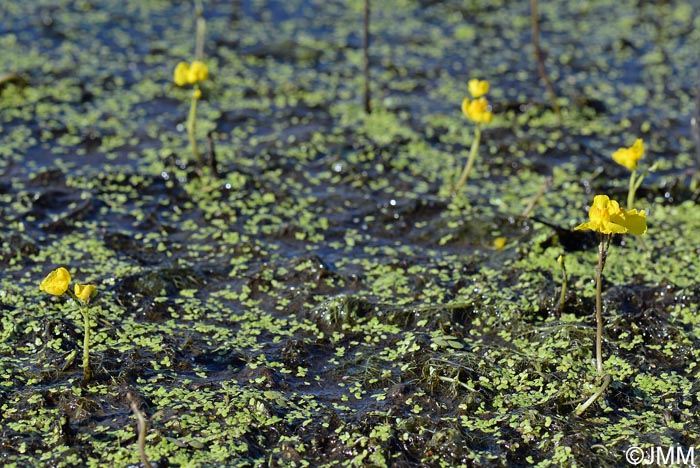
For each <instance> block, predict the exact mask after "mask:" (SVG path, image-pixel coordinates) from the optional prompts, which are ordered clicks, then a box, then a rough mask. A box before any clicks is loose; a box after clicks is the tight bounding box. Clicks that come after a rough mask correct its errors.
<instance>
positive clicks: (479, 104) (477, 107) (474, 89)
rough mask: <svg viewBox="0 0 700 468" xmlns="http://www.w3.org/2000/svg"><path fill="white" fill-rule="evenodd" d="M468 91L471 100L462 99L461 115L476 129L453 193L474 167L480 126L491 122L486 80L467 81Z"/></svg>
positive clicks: (463, 182)
mask: <svg viewBox="0 0 700 468" xmlns="http://www.w3.org/2000/svg"><path fill="white" fill-rule="evenodd" d="M468 89H469V94H470V95H471V97H472V99H469V98H464V100H463V101H462V113H463V114H464V115H465V116H466V117H467V118H468V119H469V120H471V121H472V122H474V123H476V128H475V129H474V139H473V140H472V146H471V148H470V150H469V158H468V159H467V163H466V164H465V166H464V169H463V170H462V174H461V176H460V177H459V180H458V181H457V184H456V185H455V187H454V193H457V190H459V189H460V188H461V187H462V185H464V184H465V183H466V182H467V179H468V178H469V174H470V173H471V171H472V167H474V161H476V155H477V153H478V152H479V143H480V141H481V124H487V123H491V121H492V120H493V112H491V106H490V105H489V102H488V100H487V99H486V97H484V96H485V95H486V94H487V93H488V92H489V82H488V81H486V80H477V79H472V80H469V84H468Z"/></svg>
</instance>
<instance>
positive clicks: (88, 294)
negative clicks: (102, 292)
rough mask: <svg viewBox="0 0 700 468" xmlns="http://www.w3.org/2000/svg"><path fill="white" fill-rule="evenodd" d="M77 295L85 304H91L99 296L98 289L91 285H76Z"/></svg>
mask: <svg viewBox="0 0 700 468" xmlns="http://www.w3.org/2000/svg"><path fill="white" fill-rule="evenodd" d="M75 295H76V297H77V298H78V299H80V300H81V301H83V302H89V301H90V299H92V298H93V297H95V295H97V288H96V287H95V286H93V285H91V284H78V283H76V284H75Z"/></svg>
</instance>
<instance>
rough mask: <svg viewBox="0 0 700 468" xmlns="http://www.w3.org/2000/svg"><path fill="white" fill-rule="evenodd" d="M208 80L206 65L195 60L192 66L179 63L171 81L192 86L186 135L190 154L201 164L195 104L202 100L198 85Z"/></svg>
mask: <svg viewBox="0 0 700 468" xmlns="http://www.w3.org/2000/svg"><path fill="white" fill-rule="evenodd" d="M208 78H209V67H207V64H206V63H204V62H202V61H199V60H195V61H194V62H192V64H191V65H190V64H188V63H187V62H180V63H178V64H177V66H176V67H175V72H174V73H173V81H174V82H175V84H176V85H178V86H186V85H193V86H194V91H193V92H192V101H191V104H190V113H189V115H188V116H187V135H188V137H189V139H190V146H191V147H192V154H194V157H195V158H196V159H197V160H198V161H199V163H200V164H203V161H202V156H201V155H200V153H199V149H198V148H197V138H196V136H195V129H196V119H197V102H198V101H199V100H200V99H201V98H202V91H201V89H200V88H199V83H200V82H202V81H204V80H207V79H208Z"/></svg>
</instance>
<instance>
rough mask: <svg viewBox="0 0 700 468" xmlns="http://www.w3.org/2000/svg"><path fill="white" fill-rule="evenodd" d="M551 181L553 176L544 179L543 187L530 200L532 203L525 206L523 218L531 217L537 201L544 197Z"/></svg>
mask: <svg viewBox="0 0 700 468" xmlns="http://www.w3.org/2000/svg"><path fill="white" fill-rule="evenodd" d="M551 183H552V176H549V177H547V178H546V179H545V180H544V182H543V183H542V187H540V190H539V191H538V192H537V195H535V196H534V198H533V199H532V200H530V203H529V204H528V205H527V207H526V208H525V211H523V218H525V219H527V218H529V217H530V214H532V210H534V209H535V205H537V202H538V201H540V198H542V195H544V192H546V191H547V189H548V188H549V184H551Z"/></svg>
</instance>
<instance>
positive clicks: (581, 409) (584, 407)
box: [574, 375, 610, 416]
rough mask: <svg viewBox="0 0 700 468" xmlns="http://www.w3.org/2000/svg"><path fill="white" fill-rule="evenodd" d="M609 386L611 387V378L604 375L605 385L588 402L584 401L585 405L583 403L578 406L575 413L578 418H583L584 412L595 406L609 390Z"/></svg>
mask: <svg viewBox="0 0 700 468" xmlns="http://www.w3.org/2000/svg"><path fill="white" fill-rule="evenodd" d="M608 385H610V376H609V375H604V376H603V384H602V385H601V386H600V387H598V388H597V389H596V391H595V393H594V394H593V395H591V397H590V398H589V399H588V400H586V401H584V402H583V403H581V404H580V405H579V406H578V408H576V411H574V413H575V414H576V416H581V415H582V414H583V412H584V411H586V410H587V409H588V407H589V406H591V405H592V404H593V402H595V401H596V400H597V399H598V398H600V396H601V395H602V394H603V392H604V391H605V389H606V388H608Z"/></svg>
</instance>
